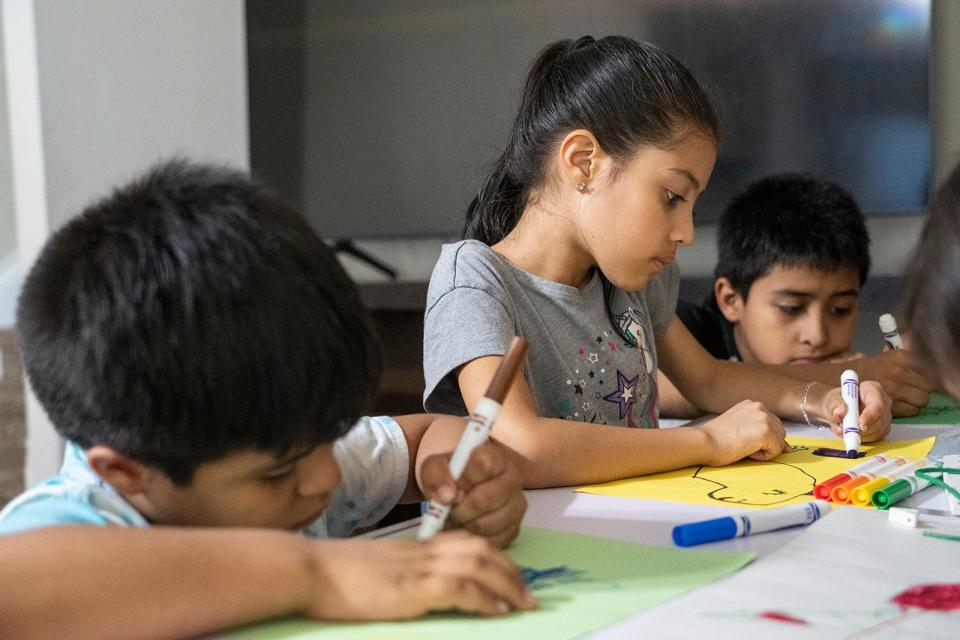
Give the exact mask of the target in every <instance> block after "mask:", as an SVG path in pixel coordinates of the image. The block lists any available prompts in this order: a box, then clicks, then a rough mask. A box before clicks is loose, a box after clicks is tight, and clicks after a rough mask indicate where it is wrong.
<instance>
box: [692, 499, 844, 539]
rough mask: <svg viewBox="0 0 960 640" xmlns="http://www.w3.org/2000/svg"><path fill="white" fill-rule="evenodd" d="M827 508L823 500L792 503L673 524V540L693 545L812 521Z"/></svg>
mask: <svg viewBox="0 0 960 640" xmlns="http://www.w3.org/2000/svg"><path fill="white" fill-rule="evenodd" d="M829 512H830V503H829V502H827V501H826V500H814V501H812V502H804V503H803V504H791V505H789V506H786V507H780V508H779V509H768V510H766V511H755V512H751V513H741V514H738V515H735V516H727V517H726V518H716V519H715V520H704V521H703V522H693V523H691V524H681V525H677V526H676V527H674V528H673V542H674V543H675V544H676V545H677V546H678V547H692V546H694V545H697V544H704V543H706V542H716V541H717V540H729V539H731V538H739V537H740V536H746V535H750V534H752V533H763V532H765V531H774V530H775V529H785V528H787V527H799V526H801V525H806V524H810V523H811V522H815V521H817V520H819V519H820V518H822V517H823V516H825V515H826V514H828V513H829Z"/></svg>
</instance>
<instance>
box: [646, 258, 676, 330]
mask: <svg viewBox="0 0 960 640" xmlns="http://www.w3.org/2000/svg"><path fill="white" fill-rule="evenodd" d="M643 296H644V298H645V299H646V302H647V309H648V310H649V313H650V323H651V324H652V325H653V334H654V335H655V336H661V335H663V333H664V331H666V330H667V327H668V326H669V325H670V321H671V320H673V316H674V315H675V314H676V311H677V299H678V298H679V296H680V267H679V265H677V264H676V263H674V264H671V265H669V266H668V267H667V268H666V269H665V270H664V271H663V272H662V273H660V274H659V275H658V276H656V277H655V278H653V279H652V280H651V281H650V282H649V283H647V286H646V287H644V289H643Z"/></svg>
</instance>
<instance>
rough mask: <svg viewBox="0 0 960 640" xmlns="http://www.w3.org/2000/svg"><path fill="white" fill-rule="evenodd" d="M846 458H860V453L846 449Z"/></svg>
mask: <svg viewBox="0 0 960 640" xmlns="http://www.w3.org/2000/svg"><path fill="white" fill-rule="evenodd" d="M847 457H848V458H858V457H860V452H859V451H857V450H856V449H848V450H847Z"/></svg>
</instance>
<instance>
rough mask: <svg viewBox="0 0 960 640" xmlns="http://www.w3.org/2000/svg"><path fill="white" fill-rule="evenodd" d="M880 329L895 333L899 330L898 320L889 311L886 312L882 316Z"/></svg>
mask: <svg viewBox="0 0 960 640" xmlns="http://www.w3.org/2000/svg"><path fill="white" fill-rule="evenodd" d="M879 322H880V331H883V332H884V333H894V332H896V331H897V321H896V319H895V318H894V317H893V316H892V315H890V314H889V313H885V314H883V315H882V316H880V320H879Z"/></svg>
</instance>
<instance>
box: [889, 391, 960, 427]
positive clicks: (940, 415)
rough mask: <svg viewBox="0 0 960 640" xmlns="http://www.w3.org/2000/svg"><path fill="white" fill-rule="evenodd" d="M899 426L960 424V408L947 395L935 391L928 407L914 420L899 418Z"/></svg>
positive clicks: (913, 418) (914, 417)
mask: <svg viewBox="0 0 960 640" xmlns="http://www.w3.org/2000/svg"><path fill="white" fill-rule="evenodd" d="M894 422H895V423H897V424H960V406H958V405H957V401H956V400H954V399H953V398H951V397H950V396H948V395H947V394H945V393H940V392H939V391H934V392H933V393H931V394H930V399H929V400H928V401H927V406H925V407H924V408H923V409H921V410H920V413H918V414H917V415H915V416H913V417H912V418H897V419H896V420H894Z"/></svg>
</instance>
